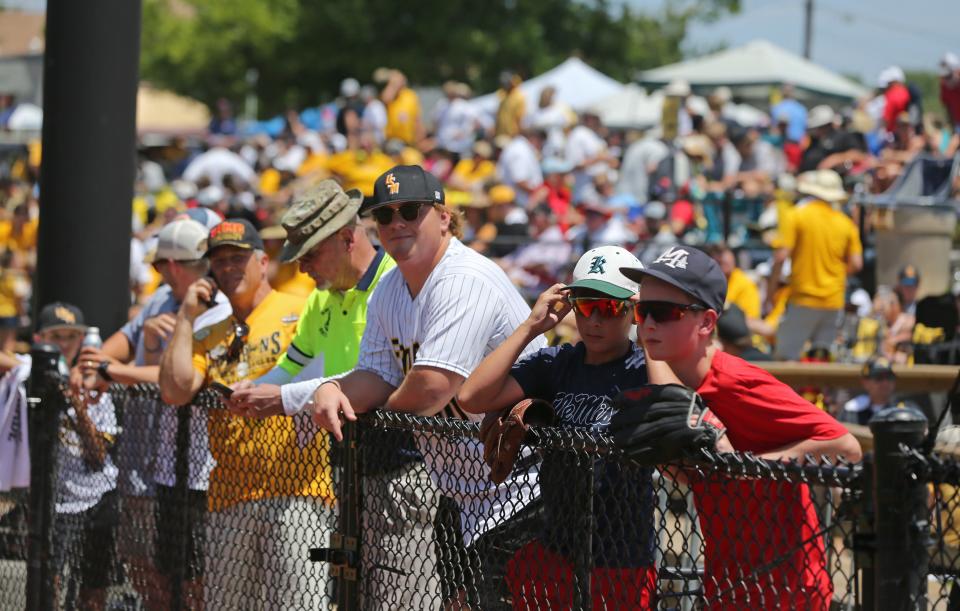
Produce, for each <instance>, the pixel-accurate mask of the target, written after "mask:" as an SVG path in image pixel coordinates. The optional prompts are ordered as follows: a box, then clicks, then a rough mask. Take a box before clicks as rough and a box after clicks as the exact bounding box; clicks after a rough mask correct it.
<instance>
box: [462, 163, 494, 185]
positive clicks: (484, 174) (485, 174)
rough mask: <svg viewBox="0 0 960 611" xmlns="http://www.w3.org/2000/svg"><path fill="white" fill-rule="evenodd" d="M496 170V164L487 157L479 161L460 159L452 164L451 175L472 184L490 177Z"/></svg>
mask: <svg viewBox="0 0 960 611" xmlns="http://www.w3.org/2000/svg"><path fill="white" fill-rule="evenodd" d="M496 171H497V165H496V164H495V163H493V162H492V161H490V160H489V159H483V160H481V161H480V163H476V162H474V160H473V159H461V160H460V161H458V162H457V165H455V166H453V172H452V175H453V176H455V177H457V178H459V179H460V180H462V181H463V182H466V183H468V184H471V185H473V184H476V183H482V182H484V181H485V180H487V179H488V178H492V177H493V175H494V173H495V172H496Z"/></svg>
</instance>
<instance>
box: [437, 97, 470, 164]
mask: <svg viewBox="0 0 960 611" xmlns="http://www.w3.org/2000/svg"><path fill="white" fill-rule="evenodd" d="M436 122H437V144H439V145H440V147H441V148H444V149H446V150H448V151H453V152H454V153H459V154H460V155H468V154H469V153H470V149H471V148H472V147H473V142H474V140H475V139H476V132H477V126H478V125H479V124H480V113H479V112H478V111H477V109H476V108H474V106H473V105H472V104H470V102H468V101H466V100H464V99H463V98H455V99H453V100H451V101H449V102H448V103H446V104H444V105H443V107H442V108H441V109H440V111H439V112H438V113H437V118H436Z"/></svg>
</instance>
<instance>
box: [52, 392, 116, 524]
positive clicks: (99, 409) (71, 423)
mask: <svg viewBox="0 0 960 611" xmlns="http://www.w3.org/2000/svg"><path fill="white" fill-rule="evenodd" d="M87 415H88V416H89V417H90V421H91V422H92V423H93V426H94V428H96V429H97V431H98V432H99V433H102V434H104V435H109V436H111V437H113V438H114V439H116V436H117V433H118V430H117V415H116V412H115V411H114V409H113V399H112V398H111V397H110V393H102V394H101V395H100V400H99V401H97V402H96V403H93V404H91V405H88V406H87ZM76 421H77V412H76V410H74V408H73V406H71V407H69V408H67V410H66V412H65V413H64V414H63V415H62V416H61V418H60V447H59V450H58V465H59V469H60V471H59V473H58V476H57V483H58V486H57V503H56V509H57V513H80V512H81V511H86V510H88V509H90V508H91V507H93V506H94V505H96V504H97V502H98V501H99V500H100V498H101V497H103V495H104V494H106V493H108V492H110V491H111V490H114V489H116V487H117V475H118V473H119V472H118V470H117V467H116V465H114V464H113V459H111V458H110V454H109V453H107V455H106V457H105V458H104V462H103V467H102V468H101V469H100V470H99V471H93V470H91V469H90V468H89V467H88V466H87V463H86V462H84V460H83V447H82V446H81V441H80V435H79V433H77V431H76Z"/></svg>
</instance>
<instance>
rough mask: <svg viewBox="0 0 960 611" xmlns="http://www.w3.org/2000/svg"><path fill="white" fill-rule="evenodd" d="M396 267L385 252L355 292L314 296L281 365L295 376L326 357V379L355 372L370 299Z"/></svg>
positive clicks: (352, 290) (327, 293)
mask: <svg viewBox="0 0 960 611" xmlns="http://www.w3.org/2000/svg"><path fill="white" fill-rule="evenodd" d="M396 265H397V264H396V263H394V261H393V259H391V258H390V257H389V256H388V255H387V254H386V253H385V252H384V251H383V250H382V249H381V250H378V251H377V256H376V258H375V259H374V260H373V262H371V263H370V267H368V268H367V271H366V273H365V274H364V275H363V277H362V278H360V282H358V283H357V285H356V286H355V287H353V288H352V289H350V290H347V291H342V292H341V291H330V290H327V291H319V290H314V291H313V292H312V293H310V296H309V297H308V298H307V304H306V306H304V308H303V312H301V314H300V326H299V327H298V328H297V334H296V336H295V337H294V338H293V341H291V342H290V345H289V346H288V347H287V351H286V352H284V354H283V356H282V357H280V360H279V361H278V362H277V366H278V367H280V368H281V369H283V370H284V371H286V372H287V373H289V374H290V375H291V376H295V375H297V374H298V373H300V370H302V369H303V368H304V366H305V365H306V364H307V363H309V362H310V361H312V360H313V359H314V358H322V359H323V375H324V376H325V377H326V376H333V375H337V374H338V373H343V372H345V371H349V370H351V369H353V367H354V366H355V365H356V364H357V358H358V357H359V356H360V338H361V337H363V330H364V328H365V327H366V326H367V299H368V298H369V297H370V295H371V294H372V293H373V289H374V288H376V286H377V283H379V282H380V278H382V277H383V275H384V274H385V273H386V272H388V271H389V270H391V269H393V268H394V267H396Z"/></svg>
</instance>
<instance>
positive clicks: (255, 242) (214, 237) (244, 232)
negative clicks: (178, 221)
mask: <svg viewBox="0 0 960 611" xmlns="http://www.w3.org/2000/svg"><path fill="white" fill-rule="evenodd" d="M221 246H236V247H237V248H245V249H247V250H264V248H263V238H261V237H260V233H259V232H257V230H256V228H254V226H253V224H252V223H251V222H250V221H248V220H247V219H227V220H225V221H224V222H222V223H220V224H219V225H216V226H214V228H213V229H211V230H210V237H209V238H207V252H206V253H204V255H203V256H205V257H209V256H210V253H212V252H213V251H214V250H215V249H217V248H220V247H221Z"/></svg>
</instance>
